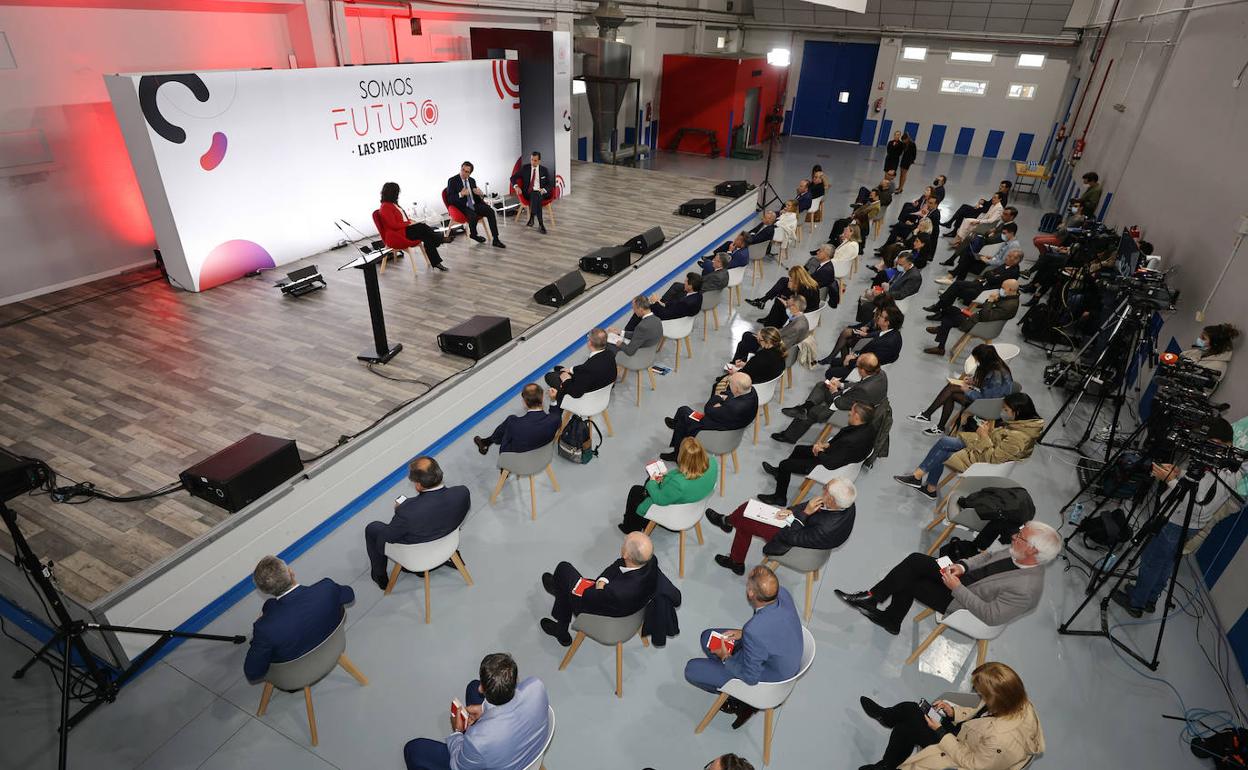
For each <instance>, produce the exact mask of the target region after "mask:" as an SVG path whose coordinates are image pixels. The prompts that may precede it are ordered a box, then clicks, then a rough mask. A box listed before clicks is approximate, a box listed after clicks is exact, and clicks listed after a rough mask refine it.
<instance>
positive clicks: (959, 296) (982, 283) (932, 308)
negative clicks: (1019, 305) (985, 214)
mask: <svg viewBox="0 0 1248 770" xmlns="http://www.w3.org/2000/svg"><path fill="white" fill-rule="evenodd" d="M1022 261H1023V249H1022V247H1021V246H1020V247H1019V248H1016V249H1013V250H1012V251H1010V252H1008V253H1007V254H1006V255H1005V262H1004V263H1003V264H1001V266H1000V267H990V268H987V269H985V270H984V271H983V272H982V273H980V274H979V278H968V279H966V280H964V281H954V282H953V283H951V284H949V288H947V289H945V290H944V291H942V292H941V293H940V297H939V298H937V300H936V302H935V303H934V304H932V305H928V306H927V307H925V308H923V309H924V310H926V311H927V312H928V313H929V314H930V315H928V316H927V320H929V321H939V320H940V319H941V315H942V314H943V313H944V311H945V310H947V309H949V308H951V307H953V303H954V302H955V301H957V300H962V302H963V303H965V304H970V303H971V302H972V301H974V299H975V298H976V297H978V296H979V295H980V294H981V293H982V292H985V291H991V290H993V289H999V288H1001V285H1002V284H1004V283H1005V282H1006V281H1010V280H1018V276H1019V263H1020V262H1022Z"/></svg>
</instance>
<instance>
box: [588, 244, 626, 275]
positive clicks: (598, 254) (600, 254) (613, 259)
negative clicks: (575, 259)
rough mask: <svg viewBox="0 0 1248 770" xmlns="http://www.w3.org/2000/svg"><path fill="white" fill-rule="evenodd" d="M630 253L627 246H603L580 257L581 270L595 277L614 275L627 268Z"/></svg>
mask: <svg viewBox="0 0 1248 770" xmlns="http://www.w3.org/2000/svg"><path fill="white" fill-rule="evenodd" d="M631 260H632V253H631V252H629V250H628V247H627V246H603V247H602V248H601V249H596V250H594V251H591V252H590V253H588V254H586V255H585V256H583V257H581V262H580V266H581V269H582V270H584V271H585V272H587V273H593V274H595V275H615V274H616V273H618V272H620V271H621V270H625V269H627V268H628V265H629V263H630V261H631Z"/></svg>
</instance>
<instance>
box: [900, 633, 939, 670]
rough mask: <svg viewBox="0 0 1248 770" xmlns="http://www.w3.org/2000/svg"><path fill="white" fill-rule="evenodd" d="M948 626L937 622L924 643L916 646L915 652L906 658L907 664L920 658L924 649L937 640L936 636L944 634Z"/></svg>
mask: <svg viewBox="0 0 1248 770" xmlns="http://www.w3.org/2000/svg"><path fill="white" fill-rule="evenodd" d="M946 628H948V626H946V625H943V624H941V623H937V624H936V627H935V628H933V629H932V633H930V634H928V635H927V638H926V639H924V640H923V643H922V644H920V645H919V646H918V647H915V648H914V652H912V653H910V657H908V658H906V665H907V666H909V665H910V664H912V663H914V662H915V661H916V660H918V659H919V656H920V655H922V654H923V651H924V650H926V649H927V648H928V647H930V646H931V645H932V642H934V641H936V637H938V636H940V635H941V634H943V633H944V632H945V629H946Z"/></svg>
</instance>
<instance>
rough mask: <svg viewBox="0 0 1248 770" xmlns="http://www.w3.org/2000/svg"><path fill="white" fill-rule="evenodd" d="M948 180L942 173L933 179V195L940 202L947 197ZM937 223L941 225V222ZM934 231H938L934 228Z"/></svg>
mask: <svg viewBox="0 0 1248 770" xmlns="http://www.w3.org/2000/svg"><path fill="white" fill-rule="evenodd" d="M946 181H947V180H946V179H945V175H944V174H940V175H939V176H937V177H936V178H935V179H933V180H932V196H933V197H934V198H936V202H937V203H940V202H942V201H944V199H945V182H946ZM936 224H938V225H939V224H940V222H939V221H937V222H936ZM932 232H933V233H935V232H936V231H935V230H933V231H932Z"/></svg>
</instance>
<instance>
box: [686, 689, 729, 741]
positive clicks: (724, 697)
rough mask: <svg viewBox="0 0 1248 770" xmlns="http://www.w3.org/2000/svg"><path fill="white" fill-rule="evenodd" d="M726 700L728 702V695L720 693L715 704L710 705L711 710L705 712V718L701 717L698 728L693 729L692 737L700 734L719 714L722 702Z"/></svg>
mask: <svg viewBox="0 0 1248 770" xmlns="http://www.w3.org/2000/svg"><path fill="white" fill-rule="evenodd" d="M726 700H728V693H726V692H721V693H720V694H719V697H718V698H716V699H715V702H714V703H712V704H711V710H710V711H708V712H706V716H704V717H702V721H701V722H698V726H697V727H695V728H693V734H694V735H701V734H702V731H703V730H705V729H706V726H707V725H709V724H710V723H711V720H712V719H714V718H715V715H716V714H718V713H719V709H720V707H722V706H723V705H724V701H726Z"/></svg>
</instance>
